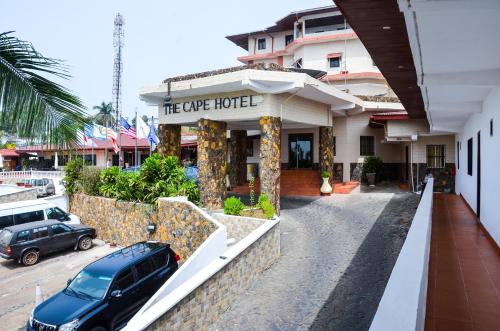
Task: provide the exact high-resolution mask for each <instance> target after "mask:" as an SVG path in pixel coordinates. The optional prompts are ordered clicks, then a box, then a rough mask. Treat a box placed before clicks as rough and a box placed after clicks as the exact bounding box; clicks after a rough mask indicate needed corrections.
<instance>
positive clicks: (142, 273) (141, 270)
mask: <svg viewBox="0 0 500 331" xmlns="http://www.w3.org/2000/svg"><path fill="white" fill-rule="evenodd" d="M135 269H136V270H137V276H138V277H139V279H142V278H144V277H146V276H148V275H149V274H150V273H151V272H152V271H153V265H152V264H151V260H150V259H146V260H144V261H142V262H140V263H139V264H137V265H136V266H135Z"/></svg>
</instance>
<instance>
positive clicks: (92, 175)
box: [80, 166, 101, 196]
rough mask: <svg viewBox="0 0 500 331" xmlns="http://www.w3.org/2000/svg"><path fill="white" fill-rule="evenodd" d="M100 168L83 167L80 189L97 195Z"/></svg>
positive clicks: (88, 193) (99, 182) (99, 184)
mask: <svg viewBox="0 0 500 331" xmlns="http://www.w3.org/2000/svg"><path fill="white" fill-rule="evenodd" d="M100 174H101V170H100V169H98V168H96V167H91V166H89V167H84V168H83V169H82V175H81V181H80V183H81V185H80V186H81V189H82V191H83V193H85V194H87V195H94V196H95V195H99V187H100V186H101V177H100Z"/></svg>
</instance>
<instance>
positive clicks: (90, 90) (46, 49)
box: [0, 0, 332, 118]
mask: <svg viewBox="0 0 500 331" xmlns="http://www.w3.org/2000/svg"><path fill="white" fill-rule="evenodd" d="M331 4H332V1H331V0H308V1H305V0H301V1H299V0H253V1H251V2H248V1H245V2H244V1H241V0H240V1H237V0H213V1H203V0H182V1H173V0H170V1H167V0H163V1H161V0H141V1H133V0H85V1H84V0H80V1H74V0H73V1H68V0H47V1H39V0H23V1H12V0H0V31H2V32H6V31H15V36H16V37H17V38H19V39H21V40H26V41H29V42H31V43H32V44H33V46H34V47H35V48H36V50H37V51H38V52H40V53H42V54H43V55H44V56H46V57H51V58H57V59H61V60H64V62H65V64H66V65H67V66H68V67H69V71H70V74H71V76H72V78H71V79H70V80H68V81H62V82H61V83H62V84H63V85H64V86H65V87H67V88H68V89H70V90H71V91H72V92H73V93H74V94H76V95H77V96H78V97H80V99H82V101H83V103H84V105H85V106H86V107H87V110H88V112H89V113H95V112H96V111H95V110H93V109H92V108H93V106H95V105H99V104H100V103H101V102H102V101H106V102H110V101H111V100H112V86H113V84H112V81H113V57H114V50H113V28H114V26H113V22H114V18H115V16H116V14H117V13H121V14H122V15H123V17H124V19H125V26H124V30H125V45H124V49H123V57H122V60H123V80H122V84H123V90H122V91H123V93H122V108H123V109H122V111H123V114H124V116H125V117H129V118H132V117H133V116H134V115H133V114H134V112H135V110H136V109H137V111H138V113H139V115H144V114H146V115H148V116H155V117H156V116H157V114H156V109H157V108H155V107H149V106H146V104H145V103H144V102H143V101H141V100H140V99H139V90H140V88H141V87H143V86H146V85H154V84H159V83H161V82H162V81H163V80H164V79H165V78H167V77H172V76H176V75H184V74H189V73H196V72H201V71H207V70H214V69H220V68H225V67H230V66H235V65H242V64H241V63H240V62H238V61H237V60H236V58H237V57H238V56H241V55H245V54H246V51H245V50H243V49H242V48H240V47H238V46H236V45H234V44H233V43H232V42H230V41H229V40H227V39H226V38H225V36H227V35H232V34H238V33H244V32H250V31H255V30H261V29H263V28H266V27H269V26H271V25H273V24H274V22H276V21H277V20H278V19H280V18H282V17H284V16H285V15H287V14H288V13H290V12H292V11H296V10H302V9H309V8H315V7H321V6H328V5H331Z"/></svg>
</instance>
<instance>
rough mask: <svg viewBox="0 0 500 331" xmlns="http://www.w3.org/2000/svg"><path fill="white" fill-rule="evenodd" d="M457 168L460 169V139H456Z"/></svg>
mask: <svg viewBox="0 0 500 331" xmlns="http://www.w3.org/2000/svg"><path fill="white" fill-rule="evenodd" d="M457 169H458V170H460V141H457Z"/></svg>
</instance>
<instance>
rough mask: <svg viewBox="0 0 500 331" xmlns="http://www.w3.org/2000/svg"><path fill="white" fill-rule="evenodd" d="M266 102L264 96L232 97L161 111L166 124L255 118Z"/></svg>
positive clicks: (190, 102) (184, 103)
mask: <svg viewBox="0 0 500 331" xmlns="http://www.w3.org/2000/svg"><path fill="white" fill-rule="evenodd" d="M263 102H264V97H263V96H262V95H231V96H222V97H209V98H200V99H194V100H193V99H191V100H182V101H179V102H174V103H172V104H171V105H168V106H167V107H165V108H163V109H162V111H161V114H162V117H163V119H164V121H165V122H169V123H173V122H175V123H181V122H190V121H193V120H197V119H200V118H206V117H207V116H208V117H209V118H212V119H214V120H224V119H228V120H229V119H236V118H242V117H249V118H251V117H255V115H257V113H258V112H259V111H258V108H260V107H259V106H261V105H262V103H263Z"/></svg>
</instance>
